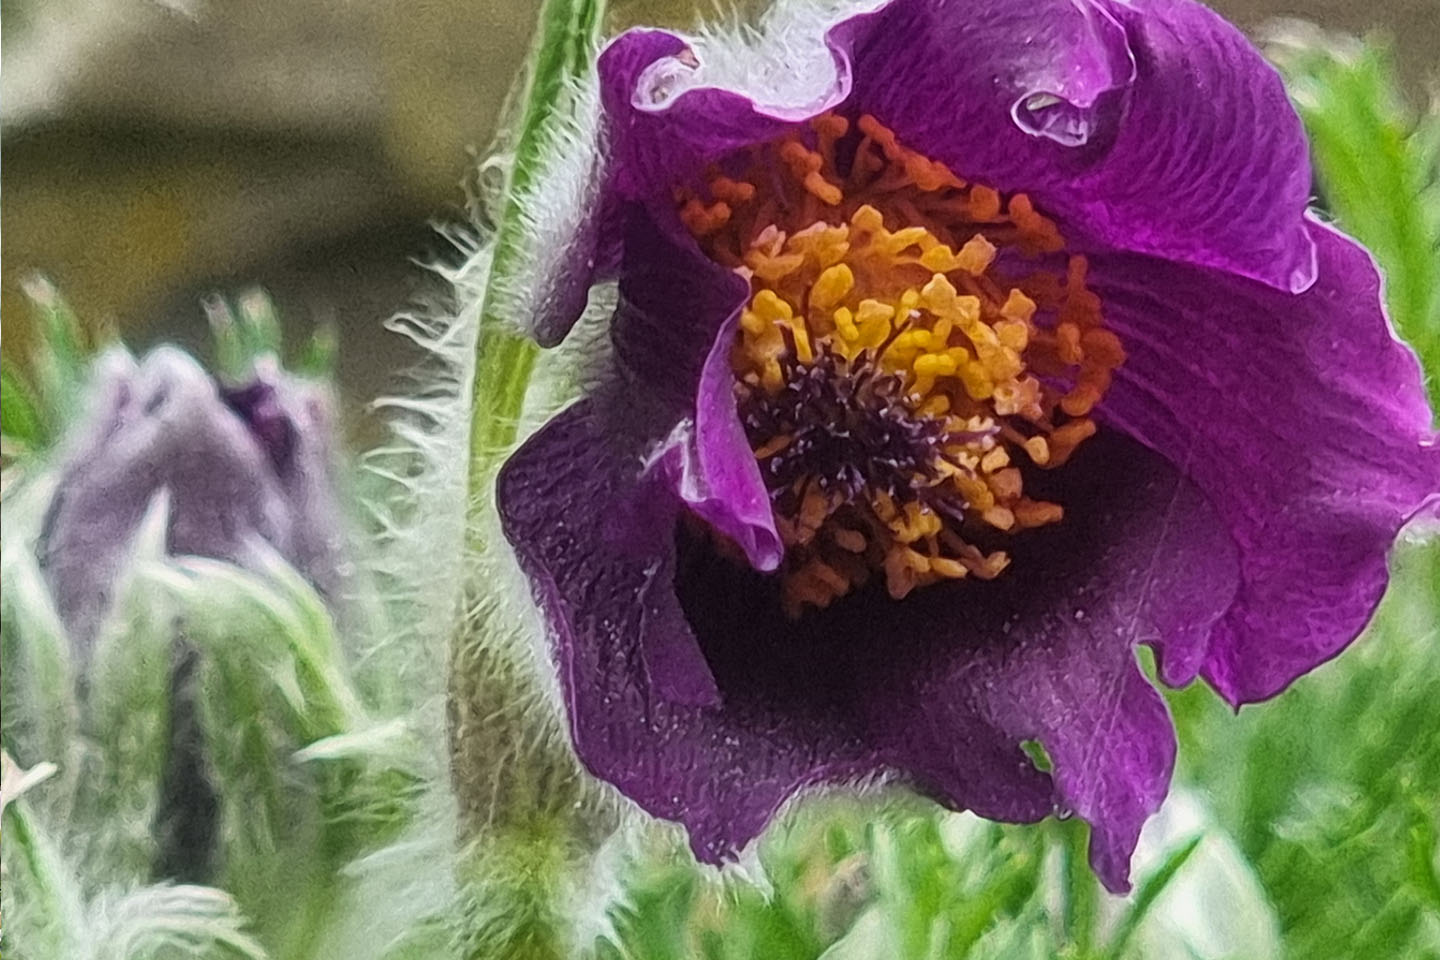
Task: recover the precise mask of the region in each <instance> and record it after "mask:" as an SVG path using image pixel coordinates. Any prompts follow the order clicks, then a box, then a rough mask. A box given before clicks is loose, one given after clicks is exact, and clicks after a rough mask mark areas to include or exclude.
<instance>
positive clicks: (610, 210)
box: [498, 0, 1440, 891]
mask: <svg viewBox="0 0 1440 960" xmlns="http://www.w3.org/2000/svg"><path fill="white" fill-rule="evenodd" d="M822 27H823V25H810V26H808V27H807V26H806V25H805V24H803V23H801V24H799V25H792V26H791V27H790V29H789V30H788V31H783V30H782V31H780V35H778V36H774V35H772V37H771V41H772V42H771V43H770V45H769V46H768V47H766V48H763V49H758V50H757V49H755V48H743V47H739V46H737V47H735V48H727V47H726V46H725V45H724V44H720V43H716V42H714V41H713V40H712V41H708V42H706V41H699V42H697V43H696V44H695V45H693V46H692V45H687V42H686V41H684V40H682V39H680V38H679V37H676V36H674V35H672V34H669V33H665V32H661V31H654V30H636V31H631V32H629V33H627V34H625V35H623V36H621V37H620V38H619V39H617V40H615V41H614V42H613V43H612V44H611V45H610V47H609V48H608V49H607V50H606V51H605V53H604V54H603V56H602V57H601V61H600V83H601V98H602V121H603V124H604V137H605V140H604V142H605V144H606V150H607V158H608V159H607V167H606V171H605V176H604V179H603V186H602V187H601V189H600V196H599V197H598V198H597V201H596V203H595V207H594V211H595V212H594V214H593V216H592V217H590V218H589V220H588V221H587V226H586V228H585V229H583V230H581V231H580V232H579V233H577V235H576V237H575V238H574V241H573V245H574V246H573V249H572V250H571V251H569V258H568V259H569V262H571V263H572V264H582V263H583V264H587V265H588V269H583V270H582V269H577V270H575V271H573V273H572V274H571V275H570V276H569V277H567V279H566V280H565V282H563V283H560V284H558V285H557V288H556V295H555V296H554V297H552V298H551V299H550V301H548V302H549V303H551V304H552V305H553V306H554V309H553V310H551V311H550V312H548V313H546V314H545V315H542V316H538V317H535V318H534V319H533V333H534V335H535V336H536V338H537V339H539V340H541V341H542V342H543V343H553V342H555V341H558V340H559V339H561V338H562V337H563V336H564V335H565V334H566V332H567V331H568V329H569V327H570V325H571V324H572V323H573V322H574V321H575V318H576V316H577V314H578V312H579V307H580V306H581V305H582V304H583V302H584V297H583V295H584V293H585V291H586V289H588V287H589V286H590V284H591V283H593V282H598V281H602V280H607V279H612V278H616V279H618V281H619V292H620V300H619V306H618V308H617V310H616V312H615V314H614V317H613V319H612V321H611V324H610V340H611V344H612V346H613V350H612V356H611V358H610V361H609V369H610V376H609V377H608V379H606V380H605V382H604V383H603V384H602V385H601V386H598V387H596V388H595V389H594V390H593V391H592V392H591V393H590V394H589V395H588V396H586V397H585V398H584V399H582V400H580V401H579V402H577V403H576V404H574V405H573V406H571V407H570V408H568V409H567V410H565V411H564V412H562V413H560V414H559V415H558V416H556V417H555V418H554V419H553V420H551V421H550V422H549V423H548V424H547V425H545V426H544V427H543V428H542V429H540V430H539V431H538V432H537V433H536V434H535V435H534V436H533V437H531V438H530V440H529V441H528V442H526V443H525V444H524V445H523V446H522V447H521V449H520V450H519V451H518V452H517V453H516V454H515V455H514V456H513V457H512V458H511V459H510V460H509V461H508V463H507V464H506V465H505V467H504V468H503V470H502V472H501V474H500V477H499V484H498V498H499V509H500V515H501V519H502V522H503V525H504V530H505V533H506V536H507V537H508V539H509V541H510V542H511V544H512V545H513V546H514V548H515V551H516V554H517V556H518V558H519V561H520V563H521V565H522V567H523V568H524V570H525V572H526V573H527V575H528V576H529V578H530V581H531V583H532V586H533V589H534V592H535V595H536V597H537V599H538V601H539V603H540V605H541V606H542V608H543V610H544V613H545V616H546V618H547V621H548V624H549V628H550V631H551V632H552V634H553V646H554V656H555V659H556V661H557V664H558V666H559V670H560V677H561V681H562V684H563V687H564V691H565V698H566V708H567V710H568V716H569V722H570V731H571V734H572V737H573V740H574V745H575V749H576V751H577V753H578V755H579V757H580V759H581V761H582V762H583V763H584V764H585V766H586V767H587V768H588V769H589V770H590V771H591V772H592V773H594V774H595V775H596V776H598V777H600V778H601V779H603V780H606V781H608V782H610V783H611V784H614V785H615V786H616V787H617V788H619V789H620V790H621V791H622V792H623V793H624V794H626V795H627V796H629V797H630V798H631V799H633V800H634V801H635V802H636V803H638V804H639V805H640V806H641V807H643V808H644V809H645V810H647V811H649V812H651V813H652V814H654V815H656V816H660V817H664V818H668V819H672V820H677V821H680V822H681V823H683V824H684V825H685V826H686V827H687V828H688V830H689V833H690V838H691V844H692V846H693V848H694V850H695V853H696V855H697V856H699V857H700V858H701V859H703V860H707V861H718V860H722V859H724V858H727V857H730V856H732V855H734V853H735V852H736V851H737V850H738V849H739V848H740V847H742V846H743V845H744V844H746V843H748V842H749V841H750V840H751V839H753V838H754V837H755V836H756V835H757V834H758V833H759V832H760V831H761V830H762V829H763V827H764V826H765V824H766V822H767V821H768V820H769V819H770V818H771V816H772V815H773V814H774V813H775V811H776V810H777V808H778V807H779V806H780V805H781V804H782V803H784V802H785V801H786V799H787V798H789V797H790V796H791V795H792V794H794V793H795V792H796V791H798V790H800V789H802V788H804V787H806V786H809V785H813V784H820V783H827V782H837V781H840V782H844V781H853V780H858V779H864V778H872V777H874V776H876V775H880V776H894V777H897V778H899V779H902V780H904V781H907V782H909V783H912V784H913V785H914V786H915V787H916V788H917V789H919V790H922V791H924V792H925V793H927V794H929V795H931V796H933V797H935V798H936V799H937V800H938V801H940V802H941V803H943V804H945V805H947V806H950V807H953V808H957V809H960V808H966V809H970V810H973V811H975V812H976V813H978V814H980V815H982V816H985V817H990V818H993V819H998V820H1006V821H1034V820H1038V819H1040V818H1042V817H1044V816H1046V815H1047V814H1050V813H1054V812H1073V813H1076V814H1078V815H1080V816H1081V817H1083V818H1085V819H1086V820H1087V821H1088V822H1089V823H1090V824H1091V827H1092V842H1091V862H1092V864H1093V866H1094V868H1095V870H1096V871H1097V873H1098V874H1099V876H1100V877H1101V879H1102V880H1103V881H1104V882H1105V883H1106V885H1107V886H1108V887H1110V888H1111V889H1112V890H1117V891H1120V890H1124V889H1126V888H1127V886H1128V872H1129V866H1128V865H1129V857H1130V854H1131V851H1132V850H1133V849H1134V845H1135V842H1136V838H1137V837H1138V835H1139V832H1140V828H1141V825H1142V823H1143V822H1144V820H1145V818H1146V817H1148V816H1149V815H1150V814H1152V813H1154V812H1155V810H1156V809H1157V808H1158V807H1159V805H1160V803H1161V801H1162V799H1163V798H1164V796H1165V793H1166V790H1167V788H1168V784H1169V779H1170V774H1171V770H1172V767H1173V764H1174V757H1175V737H1174V732H1173V729H1172V727H1171V723H1170V720H1169V717H1168V715H1167V712H1166V708H1165V703H1164V701H1163V699H1162V698H1161V697H1160V695H1159V694H1158V693H1157V691H1156V690H1155V689H1153V688H1152V686H1151V685H1150V683H1149V682H1147V680H1146V678H1145V676H1144V674H1143V673H1142V672H1141V671H1140V669H1139V668H1138V666H1137V664H1136V656H1135V651H1134V647H1135V645H1136V644H1141V643H1143V644H1147V645H1149V646H1151V647H1152V648H1153V649H1154V651H1155V653H1156V656H1157V659H1158V664H1159V674H1160V678H1161V680H1163V681H1164V682H1165V683H1166V684H1169V685H1172V686H1178V685H1182V684H1185V683H1188V682H1189V681H1190V680H1192V679H1193V678H1194V677H1196V676H1197V675H1198V676H1203V677H1204V678H1205V679H1206V680H1207V681H1208V682H1209V683H1210V684H1211V685H1212V686H1214V687H1215V689H1216V690H1217V691H1219V693H1220V694H1221V695H1222V696H1223V697H1225V698H1226V699H1227V700H1228V701H1229V702H1231V703H1232V704H1236V705H1239V704H1243V703H1248V702H1253V701H1257V700H1263V699H1265V698H1268V697H1271V696H1273V695H1275V694H1276V693H1278V692H1279V691H1281V690H1283V689H1284V688H1285V687H1286V686H1287V685H1288V684H1289V683H1291V682H1292V681H1293V680H1294V679H1296V678H1297V677H1299V676H1301V675H1302V674H1304V673H1306V672H1307V671H1309V670H1310V669H1312V668H1314V667H1315V666H1316V665H1318V664H1320V663H1322V662H1324V661H1325V660H1327V659H1329V658H1330V657H1333V656H1334V655H1336V654H1337V653H1338V652H1339V651H1340V650H1341V649H1343V648H1344V647H1345V645H1346V644H1348V643H1349V642H1350V641H1351V640H1352V639H1354V637H1355V636H1356V635H1357V634H1358V633H1359V632H1360V630H1361V629H1362V627H1363V626H1364V625H1365V622H1366V620H1367V619H1368V618H1369V616H1370V614H1371V612H1372V610H1373V609H1374V607H1375V604H1376V603H1377V602H1378V600H1379V598H1380V595H1381V593H1382V591H1383V589H1384V586H1385V582H1386V565H1385V563H1386V554H1387V551H1388V549H1389V547H1390V545H1391V543H1392V541H1393V540H1394V538H1395V535H1396V533H1397V531H1398V530H1399V528H1400V527H1401V525H1402V524H1404V523H1405V522H1406V521H1407V519H1409V518H1410V517H1411V516H1412V515H1414V514H1415V513H1416V512H1417V511H1419V510H1421V509H1422V508H1424V507H1425V506H1426V505H1427V504H1428V503H1431V502H1433V497H1434V495H1435V493H1436V491H1437V489H1440V453H1437V448H1436V446H1435V442H1434V435H1433V433H1432V431H1431V427H1430V412H1429V410H1428V409H1427V406H1426V403H1425V399H1424V394H1423V392H1422V389H1421V380H1420V372H1419V369H1418V365H1417V363H1416V361H1415V358H1414V356H1413V355H1412V354H1411V353H1410V351H1409V350H1408V349H1406V348H1405V347H1404V346H1403V345H1402V344H1401V343H1399V342H1398V341H1397V340H1396V339H1395V337H1394V335H1393V334H1392V332H1391V329H1390V327H1389V325H1388V323H1387V321H1386V318H1385V316H1384V313H1383V311H1382V308H1381V303H1380V278H1379V276H1378V275H1377V273H1376V270H1375V267H1374V264H1373V263H1372V262H1371V259H1370V257H1369V256H1368V255H1367V254H1366V252H1365V251H1364V250H1363V249H1362V248H1360V247H1359V246H1357V245H1356V244H1355V243H1354V242H1352V241H1351V240H1349V239H1348V238H1346V237H1344V236H1343V235H1341V234H1339V233H1338V232H1336V231H1335V230H1333V229H1331V228H1329V227H1327V226H1325V225H1324V224H1322V223H1320V222H1319V221H1317V220H1316V219H1314V218H1313V217H1312V216H1310V215H1308V214H1307V212H1306V201H1307V197H1308V194H1309V190H1310V171H1309V168H1308V165H1307V160H1306V145H1305V141H1304V138H1303V134H1302V131H1301V128H1300V124H1299V121H1298V119H1297V118H1296V115H1295V113H1294V112H1293V111H1292V109H1291V108H1290V106H1289V105H1288V103H1287V101H1286V98H1285V93H1284V90H1283V89H1282V87H1281V83H1280V80H1279V78H1278V77H1277V76H1276V74H1275V73H1274V71H1273V70H1271V69H1270V68H1269V67H1268V66H1267V65H1266V64H1265V63H1264V62H1263V61H1262V60H1261V59H1260V57H1259V55H1258V54H1257V53H1256V52H1255V51H1254V50H1253V49H1252V48H1251V47H1250V46H1249V45H1248V44H1247V43H1246V41H1245V40H1244V39H1243V38H1242V36H1241V35H1240V34H1239V33H1238V32H1237V31H1236V30H1235V29H1234V28H1232V27H1231V26H1229V25H1228V24H1226V23H1225V22H1224V21H1222V20H1221V19H1220V18H1219V17H1217V16H1216V15H1214V14H1213V13H1211V12H1210V11H1208V10H1207V9H1205V8H1204V7H1201V6H1199V5H1197V4H1194V3H1191V2H1188V0H1134V2H1130V3H1121V2H1116V0H1028V2H1024V3H1021V2H1012V0H969V2H966V3H950V2H945V0H893V2H891V3H888V4H883V5H881V6H879V8H878V9H875V10H873V11H870V12H867V13H863V14H860V15H856V16H853V17H851V18H850V19H847V20H844V21H842V22H840V23H838V24H832V25H829V26H828V29H822ZM767 51H768V53H767ZM772 57H773V58H774V59H771V58H772ZM1027 741H1038V742H1039V743H1040V744H1041V745H1043V747H1044V748H1045V750H1046V752H1047V753H1048V756H1049V757H1050V760H1051V763H1052V765H1053V767H1052V769H1049V770H1041V769H1038V768H1037V766H1036V765H1035V764H1034V763H1032V762H1031V760H1030V759H1028V757H1027V753H1026V752H1025V750H1024V749H1023V745H1024V744H1026V742H1027Z"/></svg>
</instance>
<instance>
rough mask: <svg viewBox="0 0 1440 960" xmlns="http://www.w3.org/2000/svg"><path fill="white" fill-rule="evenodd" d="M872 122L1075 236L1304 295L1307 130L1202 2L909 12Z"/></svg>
mask: <svg viewBox="0 0 1440 960" xmlns="http://www.w3.org/2000/svg"><path fill="white" fill-rule="evenodd" d="M854 69H855V77H856V87H855V95H854V109H856V110H863V111H868V112H871V113H874V114H875V115H876V116H877V117H878V118H879V119H880V120H881V122H883V123H886V124H888V125H890V126H891V127H892V128H893V129H894V130H895V132H896V133H897V134H899V136H900V138H901V139H902V141H903V142H905V143H907V144H908V145H910V146H912V147H914V148H916V149H918V150H920V151H922V152H925V153H928V154H929V155H931V156H933V157H935V158H937V159H939V160H942V161H944V162H945V163H947V164H949V165H950V166H951V167H952V168H953V169H954V170H955V171H956V172H957V173H958V174H960V175H961V176H964V177H969V178H972V179H974V180H977V181H979V182H981V183H986V184H988V185H990V186H994V187H996V188H998V189H1000V190H1003V191H1024V192H1026V193H1028V194H1029V195H1030V196H1031V198H1032V199H1033V200H1034V201H1035V203H1036V205H1037V206H1038V207H1039V208H1040V209H1042V210H1044V211H1046V212H1047V213H1049V214H1051V215H1052V216H1055V217H1057V218H1059V219H1061V220H1062V221H1064V223H1063V229H1064V230H1065V231H1066V232H1067V233H1068V234H1070V235H1072V236H1079V235H1084V236H1086V237H1088V238H1089V239H1091V240H1092V241H1096V242H1098V244H1099V245H1104V246H1109V247H1114V248H1118V249H1121V250H1131V251H1135V252H1140V253H1150V254H1156V255H1158V256H1163V257H1166V258H1168V259H1172V260H1181V261H1185V262H1188V263H1194V264H1200V265H1204V266H1211V267H1215V268H1217V269H1221V270H1225V271H1228V272H1232V273H1237V274H1240V275H1242V276H1246V277H1251V278H1253V279H1257V280H1260V281H1261V282H1263V283H1266V284H1269V285H1270V286H1274V287H1277V288H1279V289H1282V290H1287V291H1292V292H1298V291H1300V290H1304V289H1305V288H1307V287H1308V286H1309V285H1310V283H1312V282H1313V280H1314V276H1315V252H1314V246H1313V244H1312V242H1311V241H1310V238H1309V237H1308V235H1307V234H1306V232H1305V230H1304V228H1303V227H1302V226H1301V215H1302V214H1303V212H1304V210H1305V208H1306V204H1307V202H1308V199H1309V195H1310V168H1309V162H1308V158H1307V151H1306V146H1305V139H1304V133H1303V130H1302V129H1301V126H1300V121H1299V119H1298V118H1297V116H1296V114H1295V111H1294V109H1293V108H1292V107H1291V106H1290V104H1289V102H1288V101H1287V100H1286V98H1285V91H1284V89H1283V87H1282V85H1281V82H1280V78H1279V76H1278V75H1277V74H1276V72H1275V71H1274V69H1273V68H1271V67H1270V66H1269V65H1268V64H1266V63H1265V61H1264V60H1263V59H1262V58H1261V57H1260V55H1259V53H1258V52H1257V51H1256V50H1255V49H1254V48H1253V47H1252V46H1251V45H1250V44H1249V42H1248V41H1246V39H1245V38H1244V36H1243V35H1242V34H1241V33H1240V32H1239V31H1238V30H1236V29H1235V28H1234V27H1232V26H1231V25H1230V24H1228V23H1226V22H1225V21H1224V20H1223V19H1221V18H1220V17H1219V16H1218V15H1217V14H1215V13H1213V12H1212V11H1210V10H1208V9H1206V8H1205V7H1203V6H1201V5H1199V4H1197V3H1192V2H1190V0H1136V2H1133V3H1120V2H1110V0H1023V2H1022V0H980V2H975V3H969V4H966V5H964V7H963V8H961V7H960V6H958V5H955V4H949V3H946V2H944V0H897V2H895V3H894V4H893V5H892V6H891V7H890V8H889V9H888V10H887V11H886V12H885V15H884V17H883V18H882V19H881V20H880V22H879V23H878V24H877V25H876V27H875V30H874V32H873V34H872V35H871V37H870V39H869V41H868V42H865V43H863V44H862V45H861V46H859V47H857V49H856V52H855V67H854Z"/></svg>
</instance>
